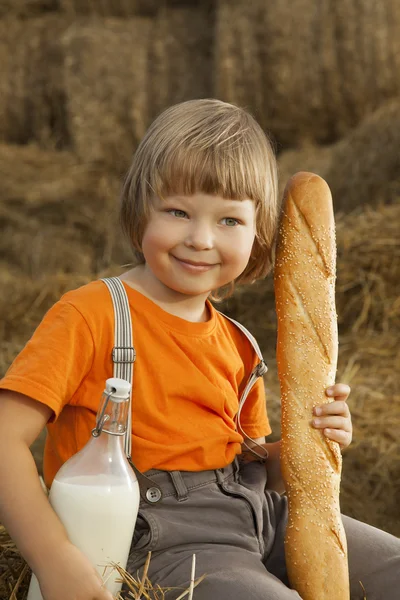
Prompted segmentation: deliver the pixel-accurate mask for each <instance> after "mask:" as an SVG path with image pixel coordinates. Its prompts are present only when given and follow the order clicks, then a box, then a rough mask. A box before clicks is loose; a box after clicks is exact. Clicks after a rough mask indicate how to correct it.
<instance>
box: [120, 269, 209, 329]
mask: <svg viewBox="0 0 400 600" xmlns="http://www.w3.org/2000/svg"><path fill="white" fill-rule="evenodd" d="M120 279H122V281H125V282H126V283H127V284H128V285H130V286H131V287H132V288H133V289H135V290H137V291H138V292H140V293H141V294H143V295H144V296H146V297H147V298H149V299H150V300H152V301H153V302H155V304H158V306H160V307H161V308H162V309H163V310H165V311H166V312H168V313H170V314H171V315H175V316H176V317H180V318H181V319H185V320H186V321H191V322H193V323H200V322H204V321H207V320H208V319H209V317H210V315H209V311H208V308H207V304H206V300H207V298H208V295H209V294H208V293H205V294H200V295H197V296H187V295H186V294H181V293H179V292H177V291H175V290H172V289H170V288H167V287H166V286H164V285H163V284H162V283H161V282H159V281H158V280H157V279H155V278H154V277H152V276H151V274H150V273H149V272H148V270H147V269H146V267H145V265H139V266H138V267H134V268H133V269H131V270H130V271H127V272H126V273H124V274H123V275H121V276H120Z"/></svg>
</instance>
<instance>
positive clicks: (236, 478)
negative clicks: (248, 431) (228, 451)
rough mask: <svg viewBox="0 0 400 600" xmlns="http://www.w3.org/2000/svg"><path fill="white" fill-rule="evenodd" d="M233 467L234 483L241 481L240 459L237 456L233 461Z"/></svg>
mask: <svg viewBox="0 0 400 600" xmlns="http://www.w3.org/2000/svg"><path fill="white" fill-rule="evenodd" d="M232 467H233V481H239V470H240V465H239V459H238V457H237V455H236V456H235V458H234V460H233V463H232Z"/></svg>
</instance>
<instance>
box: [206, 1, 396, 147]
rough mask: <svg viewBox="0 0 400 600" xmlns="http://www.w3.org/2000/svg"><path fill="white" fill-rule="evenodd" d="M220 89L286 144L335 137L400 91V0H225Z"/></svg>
mask: <svg viewBox="0 0 400 600" xmlns="http://www.w3.org/2000/svg"><path fill="white" fill-rule="evenodd" d="M217 6H218V8H217V17H216V19H217V25H216V73H215V77H216V80H215V81H216V94H217V96H218V97H220V98H222V99H225V100H228V101H233V102H236V103H239V104H240V105H244V106H247V107H249V108H250V110H252V111H253V113H254V114H255V116H256V117H257V119H258V120H259V121H260V122H261V124H262V125H263V127H264V128H265V129H268V130H270V131H272V133H273V134H274V135H275V136H276V137H277V139H278V141H279V142H280V143H281V144H283V146H285V147H288V146H290V145H292V144H293V143H295V142H296V141H299V140H304V139H312V140H314V141H316V142H318V143H332V142H333V141H335V140H337V139H338V138H339V137H341V136H342V135H344V134H345V133H346V132H347V131H349V130H351V129H352V128H353V127H354V126H355V125H357V123H359V122H360V121H361V120H362V119H363V118H364V117H365V116H366V115H368V114H370V113H371V112H373V111H374V110H375V109H376V108H377V107H379V106H380V105H381V104H382V103H383V102H386V101H387V100H388V99H389V98H392V97H396V96H398V95H399V91H400V5H399V3H398V2H397V0H384V1H382V2H362V3H359V2H357V1H356V0H337V1H336V2H323V1H322V0H318V1H317V2H315V1H313V0H295V1H291V2H290V1H289V0H284V1H282V2H265V1H264V0H254V1H253V2H248V1H247V0H238V1H237V2H230V1H229V0H218V3H217Z"/></svg>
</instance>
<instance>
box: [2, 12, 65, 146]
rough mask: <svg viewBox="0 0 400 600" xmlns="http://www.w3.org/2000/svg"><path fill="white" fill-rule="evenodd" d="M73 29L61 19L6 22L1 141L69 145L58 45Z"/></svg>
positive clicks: (3, 25) (60, 57)
mask: <svg viewBox="0 0 400 600" xmlns="http://www.w3.org/2000/svg"><path fill="white" fill-rule="evenodd" d="M68 26H69V21H66V20H65V19H63V18H60V17H58V16H47V17H41V18H38V19H29V20H28V21H22V20H17V19H14V18H7V19H2V20H0V62H1V68H2V77H1V79H0V140H3V141H7V142H10V143H17V144H25V143H27V142H29V141H31V140H36V141H38V142H39V144H40V145H41V146H42V147H44V148H57V149H58V148H63V147H66V146H67V145H68V131H67V129H66V117H65V98H64V84H63V78H62V62H63V58H62V54H61V49H60V46H59V42H58V40H59V37H60V35H61V34H62V32H63V31H65V30H66V29H67V27H68Z"/></svg>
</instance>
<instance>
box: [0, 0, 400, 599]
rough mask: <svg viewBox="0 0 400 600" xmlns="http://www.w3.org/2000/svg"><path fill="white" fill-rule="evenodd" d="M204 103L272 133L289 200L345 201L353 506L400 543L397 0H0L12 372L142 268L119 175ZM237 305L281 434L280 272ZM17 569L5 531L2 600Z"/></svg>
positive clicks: (0, 127) (340, 226)
mask: <svg viewBox="0 0 400 600" xmlns="http://www.w3.org/2000/svg"><path fill="white" fill-rule="evenodd" d="M199 97H218V98H220V99H222V100H227V101H231V102H235V103H237V104H240V105H243V106H245V107H247V108H248V109H249V110H250V111H251V112H252V113H253V114H254V115H255V116H256V118H257V119H258V120H259V122H260V123H261V125H262V126H263V127H264V128H265V129H266V130H268V131H269V132H270V133H271V135H272V137H273V139H274V140H275V143H276V148H277V152H278V160H279V168H280V189H281V193H282V190H283V186H284V185H285V183H286V181H287V179H288V178H289V177H290V176H291V175H292V174H293V173H295V172H296V171H298V170H309V171H313V172H315V173H318V174H319V175H321V176H322V177H324V178H325V179H326V180H327V182H328V184H329V186H330V188H331V190H332V194H333V198H334V207H335V213H336V221H337V243H338V270H337V310H338V318H339V332H340V348H339V369H338V376H337V380H338V381H344V382H347V383H349V384H350V385H351V386H352V394H351V396H350V399H349V405H350V408H351V410H352V415H353V423H354V440H353V444H352V445H351V447H350V448H349V449H348V450H347V451H346V452H345V453H344V457H343V458H344V464H343V477H342V495H341V504H342V511H343V512H344V513H346V514H348V515H350V516H353V517H356V518H358V519H360V520H362V521H366V522H368V523H370V524H372V525H375V526H377V527H380V528H382V529H385V530H386V531H389V532H391V533H393V534H395V535H397V536H400V514H399V506H400V443H399V432H400V391H399V390H400V385H399V383H400V381H399V375H398V373H399V370H400V350H399V339H400V236H399V229H400V228H399V225H400V201H399V200H400V3H399V2H398V1H397V0H381V1H380V2H376V3H372V2H368V1H367V0H362V1H361V2H360V1H359V0H336V1H334V0H330V1H328V2H325V1H323V0H277V1H276V2H268V0H252V2H248V0H236V1H229V0H197V1H192V2H190V1H189V0H186V1H185V0H161V1H157V0H96V1H95V0H82V1H78V0H17V1H15V0H14V1H13V0H8V1H7V0H0V224H1V236H0V276H1V282H2V286H1V291H0V375H1V374H3V373H4V372H5V371H6V369H7V367H8V366H9V364H10V363H11V361H12V360H13V358H14V357H15V355H16V354H17V353H18V351H19V350H20V349H21V348H22V347H23V346H24V344H25V343H26V342H27V340H28V339H29V337H30V335H31V334H32V332H33V331H34V329H35V327H36V326H37V325H38V323H39V322H40V320H41V318H42V317H43V315H44V313H45V312H46V310H47V309H48V308H49V307H50V306H51V305H52V304H53V303H54V302H55V301H57V300H58V298H59V297H60V295H61V294H63V293H64V292H65V291H67V290H69V289H71V288H74V287H77V286H79V285H82V284H84V283H86V282H88V281H90V280H92V279H94V278H97V277H100V276H103V275H105V274H118V273H120V272H122V271H123V270H124V269H123V268H122V265H123V264H126V263H129V262H130V261H131V257H130V255H129V252H128V250H127V248H126V246H123V245H122V242H121V240H120V233H119V230H118V226H117V222H116V214H117V205H118V193H119V189H120V186H121V181H122V177H123V175H124V172H125V170H126V169H127V167H128V165H129V162H130V159H131V156H132V153H133V151H134V149H135V147H136V145H137V143H138V141H139V140H140V138H141V136H142V135H143V133H144V131H145V130H146V128H147V126H148V125H149V124H150V122H151V120H152V119H153V118H154V117H155V116H156V115H157V114H158V113H159V112H160V111H161V110H162V109H163V108H165V107H166V106H168V105H170V104H173V103H175V102H179V101H182V100H186V99H190V98H199ZM223 309H224V310H225V311H226V312H228V313H229V314H230V315H231V316H233V317H234V318H237V319H238V320H240V321H242V322H243V324H244V325H246V326H247V327H248V328H249V329H250V330H251V331H252V332H253V333H254V334H255V335H256V337H257V339H258V340H259V343H260V345H261V348H262V350H263V353H264V357H265V359H266V361H267V364H268V366H269V372H268V373H267V375H266V377H265V383H266V387H267V405H268V411H269V414H270V418H271V421H272V425H273V429H274V434H273V436H272V438H271V439H277V438H278V437H279V428H280V425H279V419H280V400H279V385H278V380H277V373H276V363H275V336H276V321H275V312H274V295H273V286H272V276H271V275H270V276H269V277H268V278H267V279H266V280H265V281H263V282H261V283H258V284H256V285H253V286H251V287H250V288H243V289H240V288H239V289H238V290H237V292H236V294H235V296H234V297H233V298H232V299H230V300H229V301H228V302H226V303H225V305H224V306H223ZM42 446H43V436H41V438H40V439H39V440H38V442H37V443H35V444H34V447H33V452H34V455H35V459H36V461H37V464H38V468H39V470H40V469H41V452H42ZM21 568H22V561H21V559H20V557H19V555H18V552H17V551H16V550H15V549H14V548H13V546H12V544H11V543H10V541H9V538H8V536H7V533H6V532H5V531H4V530H0V599H1V600H6V599H8V598H10V594H11V590H12V588H13V586H14V585H15V582H16V581H17V579H18V576H19V574H20V573H21ZM25 582H26V577H25ZM24 590H26V585H25V587H24V585H22V587H20V590H19V592H18V595H17V598H18V599H22V598H23V597H24Z"/></svg>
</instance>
